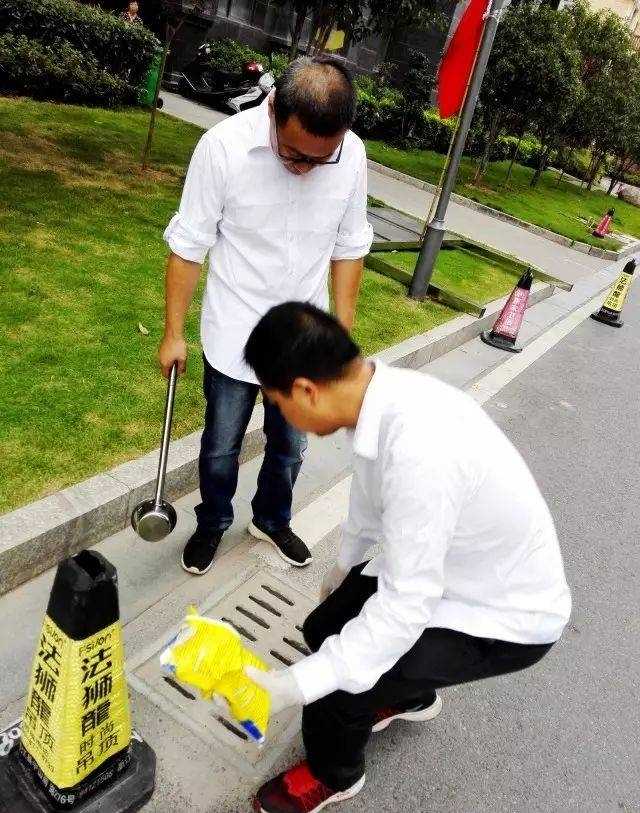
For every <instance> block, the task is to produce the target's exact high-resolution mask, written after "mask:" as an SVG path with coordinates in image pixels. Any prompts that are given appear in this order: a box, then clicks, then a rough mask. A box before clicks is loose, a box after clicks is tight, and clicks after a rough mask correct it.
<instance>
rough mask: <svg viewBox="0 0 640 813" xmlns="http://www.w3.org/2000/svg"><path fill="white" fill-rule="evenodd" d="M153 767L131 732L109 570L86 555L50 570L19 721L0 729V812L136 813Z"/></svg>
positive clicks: (117, 613)
mask: <svg viewBox="0 0 640 813" xmlns="http://www.w3.org/2000/svg"><path fill="white" fill-rule="evenodd" d="M155 764H156V758H155V754H154V752H153V750H152V749H151V747H150V746H149V745H148V744H147V743H146V742H144V741H143V740H142V738H141V737H140V736H139V735H138V734H137V733H136V732H133V731H132V729H131V716H130V713H129V695H128V689H127V683H126V679H125V675H124V652H123V646H122V629H121V624H120V610H119V603H118V576H117V573H116V569H115V568H114V567H113V565H112V564H110V563H109V562H108V561H107V560H106V559H105V558H104V557H103V556H101V555H100V554H99V553H97V552H95V551H89V550H86V551H83V552H82V553H79V554H78V555H77V556H73V557H71V558H69V559H65V560H64V561H63V562H61V563H60V564H59V565H58V570H57V572H56V577H55V580H54V583H53V587H52V589H51V594H50V596H49V604H48V607H47V612H46V614H45V617H44V623H43V625H42V631H41V634H40V637H39V639H38V644H37V646H36V651H35V656H34V659H33V667H32V671H31V680H30V682H29V689H28V692H27V700H26V707H25V711H24V716H23V718H22V720H21V721H19V722H17V723H16V724H14V725H13V726H11V727H9V728H8V729H6V730H5V731H3V732H0V811H2V813H27V811H29V813H36V812H37V813H50V812H51V811H59V810H72V809H74V808H78V809H79V811H81V812H82V813H98V811H105V813H106V811H108V813H125V811H127V813H128V811H134V810H138V809H139V808H141V807H142V805H143V804H145V803H146V802H147V801H148V800H149V798H150V797H151V794H152V793H153V788H154V783H155Z"/></svg>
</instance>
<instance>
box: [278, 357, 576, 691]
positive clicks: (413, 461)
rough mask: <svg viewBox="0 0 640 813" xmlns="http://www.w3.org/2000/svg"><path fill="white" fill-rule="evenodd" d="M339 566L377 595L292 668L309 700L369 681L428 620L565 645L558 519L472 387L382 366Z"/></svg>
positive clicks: (358, 450) (367, 409)
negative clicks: (366, 578)
mask: <svg viewBox="0 0 640 813" xmlns="http://www.w3.org/2000/svg"><path fill="white" fill-rule="evenodd" d="M353 450H354V473H353V482H352V487H351V497H350V506H349V515H348V519H347V522H346V525H345V527H344V534H343V541H342V546H341V550H340V552H339V557H338V561H339V564H340V565H341V566H342V568H344V569H345V570H347V569H349V568H351V567H352V566H353V565H355V564H358V563H360V562H363V561H365V560H366V558H367V551H368V550H369V548H370V547H371V546H372V545H373V544H375V543H378V542H380V543H382V552H381V553H380V554H379V555H378V556H376V558H374V559H373V560H372V561H371V562H369V564H368V565H367V566H366V567H365V569H364V571H363V573H364V575H371V576H377V577H378V589H377V592H376V593H375V594H374V595H373V596H372V597H371V598H370V599H369V600H368V601H367V602H366V603H365V605H364V607H363V609H362V611H361V613H360V614H359V615H358V616H357V617H356V618H354V619H353V620H351V621H349V622H348V623H347V624H346V625H345V626H344V627H343V629H342V632H341V633H340V634H339V635H334V636H332V637H330V638H328V639H327V640H326V641H325V643H324V644H323V645H322V647H321V648H320V650H319V651H318V652H317V653H315V654H313V655H311V656H310V657H308V658H306V659H304V660H302V661H300V662H299V663H297V664H295V665H294V666H293V667H291V668H292V670H293V673H294V676H295V678H296V680H297V682H298V684H299V686H300V688H301V690H302V692H303V694H304V697H305V701H306V702H307V703H309V702H312V701H314V700H316V699H318V698H320V697H323V696H325V695H327V694H329V693H331V692H333V691H335V690H337V689H343V690H345V691H348V692H353V693H358V692H362V691H366V690H367V689H369V688H371V687H372V686H373V685H374V684H375V683H376V682H377V680H378V679H379V678H380V677H381V676H382V675H383V674H384V673H385V672H387V671H388V670H389V669H390V668H391V667H392V666H393V665H394V664H395V663H396V661H398V660H399V658H401V657H402V655H404V654H405V653H406V652H408V650H409V649H410V648H411V647H412V646H413V645H414V644H415V643H416V641H417V640H418V638H419V637H420V635H421V634H422V632H423V631H424V630H425V629H426V628H427V627H444V628H448V629H453V630H458V631H461V632H465V633H467V634H468V635H474V636H478V637H482V638H496V639H501V640H504V641H512V642H515V643H522V644H544V643H551V642H553V641H556V640H557V639H558V638H559V637H560V635H561V633H562V630H563V629H564V626H565V624H566V623H567V621H568V619H569V614H570V611H571V596H570V592H569V588H568V587H567V582H566V580H565V575H564V568H563V564H562V558H561V555H560V549H559V546H558V540H557V537H556V532H555V529H554V523H553V520H552V518H551V514H550V513H549V509H548V508H547V505H546V503H545V500H544V498H543V497H542V495H541V494H540V491H539V489H538V487H537V485H536V483H535V481H534V479H533V477H532V475H531V473H530V472H529V469H528V468H527V466H526V464H525V462H524V460H523V459H522V457H521V456H520V454H519V453H518V451H517V450H516V449H515V448H514V447H513V446H512V444H511V442H510V441H509V440H508V439H507V438H506V436H505V435H504V434H503V433H502V432H501V430H500V429H499V428H498V427H497V426H496V425H495V424H494V423H493V421H492V420H491V419H490V418H489V417H488V416H487V414H486V413H485V412H484V411H483V410H482V408H481V407H480V406H479V405H478V404H476V402H475V401H473V400H472V399H471V398H470V397H469V396H467V395H466V394H465V393H463V392H460V391H459V390H456V389H454V388H453V387H450V386H448V385H446V384H443V383H441V382H440V381H438V380H436V379H435V378H432V377H430V376H427V375H423V374H421V373H417V372H413V371H406V370H397V369H393V368H389V367H385V366H384V365H382V364H377V366H376V371H375V373H374V376H373V378H372V380H371V383H370V385H369V388H368V390H367V393H366V396H365V399H364V403H363V406H362V410H361V413H360V417H359V420H358V423H357V426H356V429H355V432H354V433H353Z"/></svg>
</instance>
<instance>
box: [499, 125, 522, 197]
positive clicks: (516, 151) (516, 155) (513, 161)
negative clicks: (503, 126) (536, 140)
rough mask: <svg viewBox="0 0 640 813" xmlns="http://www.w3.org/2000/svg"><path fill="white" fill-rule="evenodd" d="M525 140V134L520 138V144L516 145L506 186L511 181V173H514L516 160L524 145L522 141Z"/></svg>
mask: <svg viewBox="0 0 640 813" xmlns="http://www.w3.org/2000/svg"><path fill="white" fill-rule="evenodd" d="M523 138H524V133H523V134H522V135H521V136H520V137H519V138H518V143H517V144H516V148H515V150H514V151H513V155H512V157H511V163H510V164H509V169H508V171H507V177H506V178H505V179H504V186H507V184H508V183H509V181H510V180H511V173H512V172H513V165H514V164H515V162H516V158H517V157H518V152H519V150H520V144H522V139H523Z"/></svg>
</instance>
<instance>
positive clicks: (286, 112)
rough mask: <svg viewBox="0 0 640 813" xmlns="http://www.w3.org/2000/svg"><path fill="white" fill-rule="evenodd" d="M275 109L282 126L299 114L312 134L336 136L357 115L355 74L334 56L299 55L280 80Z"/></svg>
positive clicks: (303, 124)
mask: <svg viewBox="0 0 640 813" xmlns="http://www.w3.org/2000/svg"><path fill="white" fill-rule="evenodd" d="M273 109H274V113H275V117H276V122H277V123H278V124H279V125H280V126H284V125H285V124H286V123H287V121H289V118H290V117H291V116H292V115H294V114H295V115H296V116H297V117H298V118H299V119H300V123H301V124H302V126H303V127H304V129H305V130H306V131H307V132H308V133H311V134H312V135H315V136H335V135H337V134H338V133H341V132H343V131H344V130H348V129H349V127H351V125H352V124H353V119H354V117H355V114H356V95H355V91H354V89H353V80H352V79H351V74H350V73H349V71H348V70H347V68H346V67H345V66H344V65H343V64H342V63H341V62H339V61H338V60H337V59H334V58H332V57H308V56H301V57H298V59H295V60H294V61H293V62H292V63H291V64H290V65H289V67H288V68H287V70H286V71H285V72H284V74H283V75H282V76H281V77H280V79H279V80H278V81H277V82H276V93H275V99H274V103H273Z"/></svg>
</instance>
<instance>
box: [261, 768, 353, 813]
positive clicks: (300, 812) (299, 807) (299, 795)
mask: <svg viewBox="0 0 640 813" xmlns="http://www.w3.org/2000/svg"><path fill="white" fill-rule="evenodd" d="M363 786H364V776H362V778H361V779H359V780H358V781H357V782H356V783H355V784H354V785H352V786H351V787H350V788H347V790H332V789H331V788H328V787H327V786H326V785H325V784H324V782H321V781H320V780H319V779H316V777H315V776H314V775H313V774H312V773H311V769H310V768H309V766H308V765H307V763H306V762H301V763H300V764H299V765H296V766H295V767H294V768H289V770H288V771H285V772H284V773H281V774H280V776H276V778H275V779H271V780H270V781H269V782H267V783H266V784H264V785H263V786H262V787H261V788H260V790H259V791H258V793H257V795H256V799H255V801H254V805H253V808H254V810H255V811H256V813H316V811H318V810H322V809H323V808H324V807H326V806H327V805H331V804H334V803H335V802H343V801H345V799H351V798H352V797H353V796H355V795H356V794H357V793H360V791H361V790H362V788H363Z"/></svg>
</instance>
